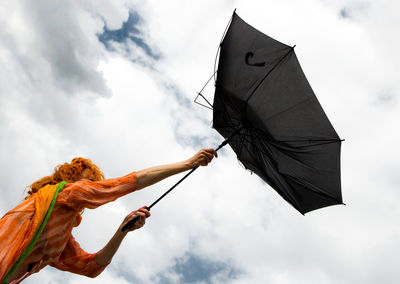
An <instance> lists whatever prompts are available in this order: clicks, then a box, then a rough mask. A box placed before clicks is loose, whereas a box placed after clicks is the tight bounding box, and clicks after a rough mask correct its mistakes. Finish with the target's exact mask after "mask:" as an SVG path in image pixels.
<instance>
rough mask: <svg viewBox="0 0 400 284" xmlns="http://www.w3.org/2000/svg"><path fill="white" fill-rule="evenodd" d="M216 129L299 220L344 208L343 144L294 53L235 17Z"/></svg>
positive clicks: (223, 54)
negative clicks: (322, 210)
mask: <svg viewBox="0 0 400 284" xmlns="http://www.w3.org/2000/svg"><path fill="white" fill-rule="evenodd" d="M213 126H214V128H215V129H216V130H217V131H218V132H219V133H220V134H221V135H222V136H224V137H230V136H231V135H232V134H234V133H237V134H235V136H234V137H233V139H232V140H231V142H230V143H229V144H230V146H231V147H232V149H233V150H234V151H235V153H236V154H237V157H238V159H239V160H240V161H241V162H242V163H243V165H244V166H245V167H246V168H247V169H250V170H251V171H253V172H254V173H256V174H257V175H258V176H260V177H261V178H262V179H263V180H264V181H265V182H267V183H268V184H269V185H270V186H271V187H273V188H274V189H275V190H276V191H277V192H278V193H279V194H280V195H281V196H282V197H283V198H284V199H285V200H286V201H288V202H289V203H290V204H292V205H293V206H294V207H295V208H296V209H297V210H298V211H300V212H301V213H302V214H304V213H306V212H309V211H311V210H315V209H318V208H322V207H325V206H329V205H334V204H342V194H341V182H340V147H341V141H342V140H341V139H340V138H339V136H338V134H337V133H336V131H335V129H334V128H333V127H332V125H331V123H330V122H329V120H328V118H327V116H326V115H325V113H324V111H323V109H322V107H321V105H320V104H319V102H318V100H317V98H316V96H315V94H314V92H313V90H312V89H311V86H310V84H309V83H308V81H307V79H306V77H305V75H304V73H303V71H302V69H301V67H300V64H299V62H298V60H297V57H296V54H295V52H294V46H293V47H291V46H288V45H285V44H283V43H281V42H279V41H277V40H275V39H273V38H271V37H269V36H267V35H265V34H263V33H261V32H260V31H258V30H256V29H255V28H253V27H252V26H250V25H248V24H247V23H246V22H244V21H243V20H242V19H241V18H240V17H239V16H238V15H237V14H236V13H235V12H234V14H233V16H232V19H231V23H230V26H229V29H228V30H227V32H226V35H225V37H224V39H223V41H222V42H221V45H220V57H219V64H218V71H217V80H216V82H215V95H214V103H213Z"/></svg>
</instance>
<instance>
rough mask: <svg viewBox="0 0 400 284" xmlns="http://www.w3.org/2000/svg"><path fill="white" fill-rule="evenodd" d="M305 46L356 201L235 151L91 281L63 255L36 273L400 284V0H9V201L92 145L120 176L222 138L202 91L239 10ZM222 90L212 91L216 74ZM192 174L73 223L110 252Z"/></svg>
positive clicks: (0, 142) (3, 118)
mask: <svg viewBox="0 0 400 284" xmlns="http://www.w3.org/2000/svg"><path fill="white" fill-rule="evenodd" d="M235 8H236V9H237V10H236V12H237V13H238V15H239V16H240V17H241V18H243V19H244V20H245V21H246V22H248V23H249V24H251V25H252V26H254V27H255V28H257V29H259V30H261V31H262V32H264V33H266V34H268V35H269V36H271V37H273V38H275V39H277V40H279V41H281V42H283V43H285V44H287V45H290V46H292V45H294V44H296V49H295V51H296V55H297V57H298V59H299V61H300V62H301V65H302V68H303V71H304V73H305V74H306V76H307V78H308V80H309V81H310V84H311V86H312V87H313V90H314V92H315V93H316V95H317V97H318V100H319V101H320V103H321V105H322V106H323V108H324V110H325V112H326V114H327V116H328V117H329V119H330V121H331V123H332V124H333V125H334V127H335V129H336V131H337V132H338V134H339V135H340V137H341V138H343V139H345V142H343V145H342V154H341V167H342V190H343V199H344V202H345V203H346V206H331V207H327V208H323V209H320V210H317V211H313V212H310V213H309V214H306V215H305V216H303V215H301V214H299V213H298V212H297V211H296V210H295V209H293V208H292V207H291V205H289V204H288V203H286V202H285V201H284V200H283V199H282V198H281V197H280V196H279V195H278V194H277V193H276V192H275V191H274V190H273V189H272V188H270V187H269V186H268V185H266V184H265V183H264V182H263V181H262V180H261V179H260V178H258V177H257V176H255V175H252V174H251V173H249V172H248V171H246V170H244V169H243V168H242V167H241V166H240V164H239V163H238V161H237V159H236V156H235V154H234V152H233V151H232V150H231V149H230V148H229V147H225V148H224V149H222V150H221V151H220V153H219V157H218V159H215V160H214V161H213V162H212V163H211V164H210V165H209V166H208V167H202V168H200V169H199V170H197V171H196V173H194V174H193V175H192V176H190V178H188V179H187V180H185V181H184V183H182V184H181V185H180V186H179V187H178V188H177V189H176V190H175V191H174V192H172V193H171V194H170V195H169V196H168V197H166V198H165V200H163V201H162V202H160V203H159V204H157V206H156V207H154V208H153V209H152V216H151V218H149V219H148V220H147V222H146V225H145V226H144V227H143V228H142V229H140V230H137V231H134V232H132V233H130V234H129V235H128V236H127V238H126V239H125V240H124V242H123V244H122V245H121V248H120V250H119V251H118V252H117V254H116V255H115V256H114V259H113V262H112V263H111V264H110V265H109V266H108V267H107V269H106V270H105V271H104V272H103V273H102V274H101V275H100V276H98V277H97V278H95V279H90V278H86V277H83V276H79V275H73V274H70V273H66V272H61V271H58V270H56V269H54V268H51V267H47V268H45V269H43V270H42V271H41V272H40V273H38V274H36V275H34V276H31V277H30V278H29V279H28V280H27V281H26V282H27V283H41V284H45V283H69V284H72V283H109V282H111V281H112V282H113V283H115V284H120V283H121V284H123V283H124V284H125V283H160V284H161V283H162V284H170V283H184V284H186V283H191V284H208V283H217V284H223V283H233V284H242V283H255V284H258V283H260V284H261V283H271V284H286V283H298V284H303V283H304V284H305V283H307V284H309V283H321V284H333V283H335V284H337V283H340V284H354V283H366V284H375V283H376V284H378V283H387V284H391V283H393V284H394V283H399V282H400V272H399V269H398V255H399V254H400V248H399V246H398V244H397V241H398V240H399V237H400V228H399V225H398V220H399V219H400V209H399V206H398V203H399V201H400V191H399V190H398V188H399V185H400V178H399V171H400V150H399V148H398V146H397V145H398V139H399V138H400V134H399V132H398V131H397V128H396V124H397V122H399V121H400V120H399V119H400V105H399V95H400V81H399V80H398V75H396V74H398V71H397V67H398V63H399V62H400V53H399V52H398V50H399V49H400V38H399V37H398V36H397V33H398V32H397V29H398V27H399V26H400V18H399V17H398V15H397V11H399V9H400V4H399V2H398V1H394V0H381V1H362V0H335V1H333V0H306V1H295V0H282V1H271V0H263V1H261V0H260V1H251V0H250V1H249V0H235V1H223V0H213V1H211V0H204V1H183V0H180V1H178V0H170V1H160V0H158V1H151V0H150V1H137V0H132V1H124V0H114V1H106V0H82V1H62V2H60V1H50V0H37V1H34V2H32V1H23V0H16V1H7V2H4V3H2V5H1V7H0V133H1V136H0V169H1V171H0V192H1V195H2V198H1V200H0V214H1V215H3V214H4V213H6V212H7V211H8V210H10V209H12V208H13V207H14V206H16V205H17V204H18V203H19V202H20V201H21V200H22V199H23V198H24V196H25V191H24V190H25V188H26V186H27V185H29V184H31V183H32V182H33V181H35V180H37V179H39V178H40V177H42V176H45V175H49V174H50V173H51V172H52V171H53V169H54V167H55V166H56V165H58V164H61V163H64V162H67V161H70V160H71V159H72V158H74V157H77V156H82V157H88V158H90V159H92V161H93V162H95V163H96V164H97V165H99V167H100V168H101V169H102V170H103V172H104V173H105V175H106V177H110V178H111V177H118V176H122V175H125V174H127V173H130V172H132V171H136V170H140V169H143V168H147V167H150V166H154V165H158V164H165V163H170V162H177V161H182V160H185V159H187V158H189V157H191V156H192V155H194V154H195V153H196V152H197V151H198V150H199V149H201V148H209V147H214V148H215V147H217V146H218V145H219V143H221V142H222V137H220V136H219V135H218V134H217V132H216V131H215V130H214V129H212V128H211V122H212V112H211V111H210V110H208V109H206V108H203V107H201V106H198V105H197V104H195V103H193V100H194V98H195V97H196V92H197V91H199V90H200V89H201V88H202V86H203V85H204V83H205V82H206V81H207V79H208V78H209V77H210V76H211V74H212V72H213V68H214V58H215V54H216V51H217V47H218V44H219V42H220V39H221V36H222V34H223V31H224V29H225V27H226V24H227V22H228V20H229V18H230V16H231V14H232V12H233V10H234V9H235ZM204 95H205V96H206V97H207V98H208V99H209V100H211V101H212V97H213V86H212V84H210V85H209V86H208V87H207V88H206V90H205V91H204ZM179 178H180V176H175V177H171V178H169V179H167V180H164V181H162V182H160V183H158V184H156V185H154V186H152V187H150V188H148V189H146V190H142V191H140V192H135V193H133V194H131V195H128V196H125V197H123V198H121V199H119V200H117V201H115V202H112V203H110V204H107V205H104V206H102V207H100V208H97V209H95V210H85V212H84V215H83V221H82V223H81V225H80V226H79V227H78V228H75V229H74V231H73V235H74V236H75V238H76V239H77V240H78V241H79V242H80V244H81V246H82V247H83V248H84V249H85V250H87V251H88V252H97V251H98V250H100V249H101V248H102V247H103V246H104V245H105V244H106V243H107V241H108V240H109V239H110V238H111V236H112V235H113V233H114V232H115V230H116V229H117V228H118V226H119V225H120V223H121V222H122V220H123V219H124V217H125V216H126V215H127V214H128V213H129V212H130V211H132V210H135V209H137V208H138V207H140V206H142V205H148V204H150V203H151V202H153V201H154V200H155V199H156V198H158V196H159V195H161V194H162V193H163V192H164V191H165V190H166V189H168V188H169V187H170V186H172V185H173V184H174V183H175V182H176V181H177V180H178V179H179Z"/></svg>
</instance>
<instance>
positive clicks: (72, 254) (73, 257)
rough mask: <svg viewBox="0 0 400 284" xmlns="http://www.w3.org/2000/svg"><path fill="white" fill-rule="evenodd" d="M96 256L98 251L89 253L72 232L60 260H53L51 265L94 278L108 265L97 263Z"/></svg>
mask: <svg viewBox="0 0 400 284" xmlns="http://www.w3.org/2000/svg"><path fill="white" fill-rule="evenodd" d="M96 256H97V253H87V252H86V251H84V250H83V249H82V248H81V247H80V245H79V243H78V242H77V241H76V240H75V238H74V237H73V236H72V234H71V236H70V238H69V240H68V242H67V245H66V246H65V249H64V251H63V252H62V253H61V255H60V257H59V258H58V260H56V261H54V262H52V263H51V264H50V265H51V266H53V267H55V268H57V269H60V270H63V271H69V272H72V273H76V274H81V275H84V276H87V277H91V278H94V277H96V276H97V275H99V274H100V273H101V272H103V270H104V269H105V268H106V267H107V265H108V264H107V265H104V266H101V265H98V264H97V263H96Z"/></svg>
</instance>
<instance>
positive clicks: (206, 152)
mask: <svg viewBox="0 0 400 284" xmlns="http://www.w3.org/2000/svg"><path fill="white" fill-rule="evenodd" d="M214 157H216V158H217V157H218V154H217V152H216V151H215V150H214V149H212V148H209V149H201V150H200V151H199V152H198V153H197V154H196V155H194V156H193V157H191V158H190V159H188V160H187V162H188V163H189V165H190V167H191V168H195V167H198V166H207V165H208V164H209V163H210V162H211V161H212V159H213V158H214Z"/></svg>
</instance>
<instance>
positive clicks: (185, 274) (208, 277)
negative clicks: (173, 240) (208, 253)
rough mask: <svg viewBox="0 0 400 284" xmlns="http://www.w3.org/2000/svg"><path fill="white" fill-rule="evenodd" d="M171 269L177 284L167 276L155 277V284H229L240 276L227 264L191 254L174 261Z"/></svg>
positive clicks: (238, 272)
mask: <svg viewBox="0 0 400 284" xmlns="http://www.w3.org/2000/svg"><path fill="white" fill-rule="evenodd" d="M171 269H172V271H173V274H177V275H178V279H179V280H178V282H176V279H171V277H168V274H160V275H158V277H157V280H156V283H160V284H170V283H182V284H183V283H185V284H193V283H196V284H212V283H231V282H232V281H233V280H234V279H236V278H237V277H238V276H239V275H240V274H242V272H241V271H240V269H237V268H235V267H233V266H231V265H230V264H228V263H224V262H219V261H213V260H211V259H204V258H201V257H199V256H197V255H194V254H191V253H187V254H186V255H184V256H183V257H180V258H177V259H175V264H174V266H173V267H172V268H171Z"/></svg>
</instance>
